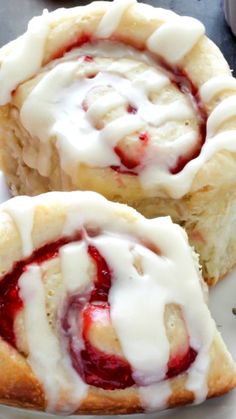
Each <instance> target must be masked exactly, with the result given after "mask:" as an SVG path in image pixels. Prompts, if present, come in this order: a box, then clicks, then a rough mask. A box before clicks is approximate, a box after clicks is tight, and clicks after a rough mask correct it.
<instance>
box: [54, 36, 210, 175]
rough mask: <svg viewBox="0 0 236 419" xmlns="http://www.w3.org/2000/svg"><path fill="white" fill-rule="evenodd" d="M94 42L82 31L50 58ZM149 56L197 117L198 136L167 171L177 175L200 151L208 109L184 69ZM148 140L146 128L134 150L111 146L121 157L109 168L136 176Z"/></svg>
mask: <svg viewBox="0 0 236 419" xmlns="http://www.w3.org/2000/svg"><path fill="white" fill-rule="evenodd" d="M114 41H115V38H114ZM97 42H98V41H96V40H95V39H94V37H91V35H89V34H86V33H85V34H83V35H82V36H80V37H79V38H78V39H77V40H74V41H73V43H68V44H67V45H66V46H64V47H62V48H60V49H59V50H58V51H56V52H55V53H54V54H53V56H52V57H51V59H50V61H53V60H55V59H60V58H62V57H63V56H64V55H65V54H66V53H68V52H70V51H73V49H78V48H80V47H82V46H83V45H84V46H85V47H86V45H87V46H89V45H93V46H95V49H96V43H97ZM140 52H141V53H142V52H143V51H142V50H141V51H140ZM150 57H152V59H153V63H155V64H156V65H157V67H158V68H159V69H161V70H162V71H163V72H164V74H165V75H166V76H168V78H169V80H170V81H171V83H172V84H173V86H175V87H176V88H177V89H178V90H179V91H180V92H181V93H183V94H184V95H187V97H188V100H189V103H190V106H192V107H193V109H194V112H195V116H196V119H197V121H198V128H197V129H198V136H197V140H196V141H195V144H194V145H193V146H192V147H190V149H189V150H187V152H184V150H183V152H181V154H180V155H179V156H178V157H177V158H176V161H175V163H174V165H173V166H170V167H168V170H169V172H170V173H171V174H177V173H179V172H180V171H181V170H183V168H184V167H185V166H186V164H187V163H188V162H189V161H191V160H192V159H195V158H197V157H198V156H199V154H200V152H201V149H202V146H203V144H204V143H205V140H206V123H207V111H206V109H205V107H204V104H203V102H202V100H201V97H200V94H199V90H198V88H197V87H196V86H195V85H194V83H193V82H192V80H191V78H190V77H189V75H188V74H187V72H186V71H185V70H184V69H183V68H181V67H179V66H177V65H170V64H168V63H167V62H166V61H165V60H164V59H163V58H160V57H157V56H154V55H153V54H150ZM95 58H96V57H93V56H92V55H85V56H84V57H82V59H83V60H84V61H85V62H87V63H92V62H93V61H94V59H95ZM147 76H148V74H147ZM87 77H89V78H93V77H95V74H89V75H87ZM101 100H102V98H101ZM83 109H84V111H85V112H87V111H88V106H87V104H86V101H84V102H83ZM126 111H127V113H128V114H131V115H136V114H137V113H138V107H136V106H135V105H134V104H132V103H128V104H127V107H126ZM187 123H188V122H187ZM149 141H152V135H151V134H150V133H149V132H148V131H143V132H142V131H141V132H139V133H138V141H137V143H136V145H135V148H134V150H132V148H131V149H130V148H129V149H128V152H127V150H126V147H125V146H124V147H120V146H119V145H116V146H115V147H114V152H115V154H116V155H117V156H118V157H119V159H120V165H118V166H116V165H111V166H110V167H111V169H113V170H115V171H117V172H119V173H123V174H129V175H136V176H137V175H138V173H139V169H140V168H141V167H142V159H143V157H144V156H145V151H146V148H147V147H148V144H149ZM129 152H130V154H129ZM127 169H128V170H127Z"/></svg>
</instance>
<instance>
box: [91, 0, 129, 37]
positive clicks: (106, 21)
mask: <svg viewBox="0 0 236 419" xmlns="http://www.w3.org/2000/svg"><path fill="white" fill-rule="evenodd" d="M135 3H136V0H114V1H113V2H112V3H111V4H110V7H109V9H108V11H107V12H106V13H105V14H104V16H103V17H102V19H101V20H100V22H99V25H98V27H97V29H96V32H95V35H96V36H97V37H98V38H109V37H110V36H111V35H112V34H113V33H114V32H115V30H116V28H117V27H118V25H119V23H120V20H121V18H122V15H123V13H124V12H125V11H126V10H127V8H128V7H129V6H132V4H135Z"/></svg>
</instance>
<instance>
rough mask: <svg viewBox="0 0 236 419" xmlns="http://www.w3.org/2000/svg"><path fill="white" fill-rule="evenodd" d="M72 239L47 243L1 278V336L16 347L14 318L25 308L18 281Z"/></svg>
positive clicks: (79, 237) (77, 235)
mask: <svg viewBox="0 0 236 419" xmlns="http://www.w3.org/2000/svg"><path fill="white" fill-rule="evenodd" d="M80 239H81V234H80V233H77V234H76V235H75V237H73V240H80ZM70 241H72V239H71V238H70V239H68V238H63V239H61V240H58V241H56V242H53V243H50V244H46V245H45V246H42V247H41V248H39V249H37V250H35V251H34V252H33V253H32V255H31V256H30V257H28V258H27V259H24V260H21V261H18V262H16V263H15V264H14V266H13V269H12V271H10V272H9V273H7V274H6V275H4V276H3V277H2V278H1V280H0V336H1V337H2V338H3V339H4V340H5V341H6V342H8V343H9V344H10V345H12V346H14V347H16V337H15V333H14V320H15V316H16V315H17V313H18V312H19V311H20V310H21V309H22V308H23V302H22V300H21V298H20V295H19V286H18V281H19V279H20V277H21V275H22V274H23V273H24V272H25V271H26V270H27V266H28V265H30V264H32V263H38V264H40V263H42V262H44V261H46V260H49V259H51V258H54V257H56V256H57V255H58V252H59V250H60V247H61V246H64V245H65V244H67V243H69V242H70Z"/></svg>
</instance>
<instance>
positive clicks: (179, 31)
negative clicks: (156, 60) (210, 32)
mask: <svg viewBox="0 0 236 419" xmlns="http://www.w3.org/2000/svg"><path fill="white" fill-rule="evenodd" d="M204 33H205V28H204V26H203V24H202V23H201V22H199V21H198V20H197V19H194V18H191V17H186V16H184V17H180V16H179V17H178V18H176V19H175V20H171V21H170V22H166V23H164V24H163V25H162V26H161V27H160V28H157V29H156V31H154V32H153V34H152V35H151V36H150V37H149V39H148V41H147V47H148V49H149V50H150V51H152V52H154V53H155V54H157V55H159V56H160V57H163V58H164V59H165V60H166V61H167V62H168V63H170V64H176V63H178V62H179V61H181V60H182V59H183V58H184V56H185V55H186V54H188V53H189V52H190V51H191V49H192V48H193V47H194V46H195V45H196V43H197V42H198V41H199V39H200V37H201V36H202V35H204ZM173 39H174V40H175V41H174V42H173Z"/></svg>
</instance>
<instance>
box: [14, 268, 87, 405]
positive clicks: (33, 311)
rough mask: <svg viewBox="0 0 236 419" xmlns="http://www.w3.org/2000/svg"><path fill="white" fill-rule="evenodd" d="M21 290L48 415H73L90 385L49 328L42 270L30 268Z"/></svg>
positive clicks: (32, 361) (33, 359)
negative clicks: (60, 413)
mask: <svg viewBox="0 0 236 419" xmlns="http://www.w3.org/2000/svg"><path fill="white" fill-rule="evenodd" d="M19 287H20V295H21V298H22V300H23V302H24V318H25V327H26V336H27V342H28V345H29V356H28V362H29V364H30V365H31V367H32V369H33V371H34V373H35V374H36V376H37V377H38V378H39V379H40V381H41V382H42V384H43V386H44V389H45V393H46V397H47V404H48V405H47V411H48V412H54V413H55V412H57V411H58V412H64V413H72V412H74V411H75V410H76V408H77V407H78V406H79V403H80V401H81V399H82V398H83V397H84V396H85V395H86V391H87V385H86V384H85V383H84V382H83V381H82V380H81V379H80V377H79V375H78V374H76V373H75V371H74V369H73V368H72V366H71V364H70V360H69V358H68V355H67V356H65V354H64V357H63V352H62V349H61V347H60V345H59V340H58V338H57V337H56V335H55V334H54V333H53V331H52V329H51V328H50V326H49V323H48V320H47V316H46V310H45V295H44V286H43V282H42V278H41V272H40V267H39V266H37V265H31V266H30V267H28V268H27V271H26V272H24V273H23V275H22V276H21V278H20V280H19ZM64 397H65V399H66V401H65V402H64V401H63V398H64Z"/></svg>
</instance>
